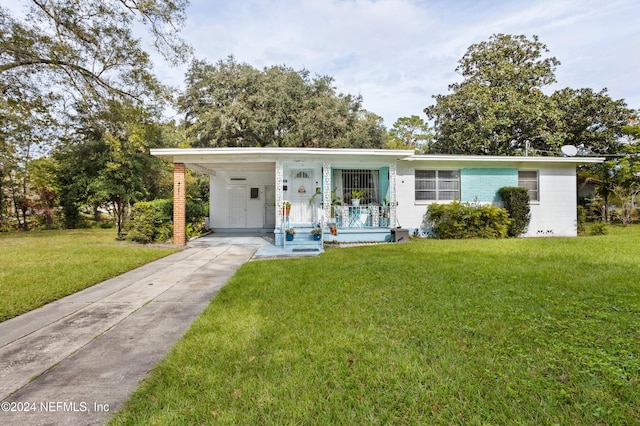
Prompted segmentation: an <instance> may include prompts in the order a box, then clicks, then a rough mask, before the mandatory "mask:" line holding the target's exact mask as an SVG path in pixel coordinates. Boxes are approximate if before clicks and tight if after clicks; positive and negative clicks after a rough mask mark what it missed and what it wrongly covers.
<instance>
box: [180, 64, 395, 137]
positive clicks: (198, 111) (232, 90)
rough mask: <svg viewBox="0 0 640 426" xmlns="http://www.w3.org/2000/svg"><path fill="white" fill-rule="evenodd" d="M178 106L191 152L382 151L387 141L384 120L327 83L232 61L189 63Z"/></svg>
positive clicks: (281, 68) (324, 78)
mask: <svg viewBox="0 0 640 426" xmlns="http://www.w3.org/2000/svg"><path fill="white" fill-rule="evenodd" d="M179 106H180V110H181V111H182V112H183V113H184V114H185V126H186V129H187V132H188V135H189V139H190V142H191V144H192V146H199V147H216V146H239V147H256V146H281V147H354V148H381V147H383V146H384V143H385V138H386V132H385V129H384V127H383V125H382V118H381V117H379V116H377V115H375V114H373V113H371V112H369V111H366V110H364V109H363V108H362V99H361V97H360V96H352V95H344V94H341V93H337V92H336V88H335V87H334V86H333V78H331V77H328V76H314V77H312V76H311V75H310V73H309V71H306V70H302V71H295V70H293V69H291V68H289V67H286V66H282V65H278V66H271V67H267V68H264V69H263V70H258V69H256V68H254V67H252V66H251V65H248V64H245V63H238V62H237V61H236V60H235V59H234V58H233V57H229V58H227V59H226V60H221V61H218V62H217V63H216V64H210V63H208V62H206V61H199V60H198V61H194V62H193V63H192V65H191V68H190V69H189V71H188V73H187V88H186V91H185V93H184V94H183V95H182V96H181V97H180V99H179Z"/></svg>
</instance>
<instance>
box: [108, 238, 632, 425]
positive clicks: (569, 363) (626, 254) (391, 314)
mask: <svg viewBox="0 0 640 426" xmlns="http://www.w3.org/2000/svg"><path fill="white" fill-rule="evenodd" d="M612 228H613V227H612ZM639 246H640V226H631V227H628V228H624V229H622V228H617V227H616V228H613V229H612V232H611V235H608V236H603V237H599V238H519V239H515V238H514V239H503V240H463V241H460V240H414V241H412V242H409V243H408V244H395V245H384V246H362V247H352V248H341V249H328V250H326V252H325V253H324V254H322V255H320V256H319V257H316V258H304V259H283V260H273V261H268V262H247V263H245V264H244V265H243V266H242V267H241V268H240V269H239V270H238V271H237V272H236V274H235V275H234V277H233V278H232V279H231V280H230V281H229V282H228V283H227V284H226V285H225V286H224V287H223V288H222V289H221V291H220V292H219V293H218V294H217V295H216V297H215V298H214V299H213V300H212V301H211V304H210V306H209V307H208V308H207V309H206V310H205V311H204V312H203V313H202V315H201V316H200V317H199V318H198V319H196V321H194V322H193V324H192V326H191V327H190V329H189V330H188V331H187V332H186V333H185V335H184V336H183V338H182V339H181V340H180V341H179V342H178V343H177V344H176V345H175V347H174V348H173V350H172V351H171V352H170V354H169V355H168V356H167V357H166V358H165V359H164V360H163V361H162V362H160V363H158V365H156V367H155V368H154V369H153V370H152V371H151V372H150V373H149V375H148V377H147V378H146V379H145V380H144V381H143V382H142V383H141V384H140V387H139V389H138V390H137V391H136V392H135V393H134V394H133V395H132V396H131V398H130V400H129V401H128V402H127V403H126V404H125V406H124V407H123V408H122V410H121V411H119V412H117V413H114V416H113V417H112V418H110V423H109V424H111V425H138V424H158V425H165V424H166V425H182V424H185V425H186V424H190V425H191V424H216V425H217V424H220V425H231V424H233V425H236V424H241V425H255V424H260V425H271V424H277V425H281V424H282V425H299V424H301V425H306V424H317V425H347V424H349V425H554V424H557V425H602V426H604V425H637V424H638V423H639V420H640V410H639V409H640V387H639V386H638V371H640V357H638V356H637V355H638V354H639V353H640V334H639V333H638V330H639V329H640V316H639V315H638V296H637V295H638V294H639V293H640V282H639V280H638V278H637V277H638V276H640V255H639V252H638V247H639ZM589 253H597V256H598V259H597V261H594V258H593V256H589V255H586V254H589ZM337 265H340V266H339V267H338V266H337ZM372 280H373V281H375V282H376V285H371V283H372ZM604 283H606V285H605V284H604Z"/></svg>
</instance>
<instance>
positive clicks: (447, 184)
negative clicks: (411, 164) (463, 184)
mask: <svg viewBox="0 0 640 426" xmlns="http://www.w3.org/2000/svg"><path fill="white" fill-rule="evenodd" d="M415 182H416V183H415V185H416V187H415V190H416V194H415V196H416V201H451V200H459V199H460V171H459V170H416V172H415Z"/></svg>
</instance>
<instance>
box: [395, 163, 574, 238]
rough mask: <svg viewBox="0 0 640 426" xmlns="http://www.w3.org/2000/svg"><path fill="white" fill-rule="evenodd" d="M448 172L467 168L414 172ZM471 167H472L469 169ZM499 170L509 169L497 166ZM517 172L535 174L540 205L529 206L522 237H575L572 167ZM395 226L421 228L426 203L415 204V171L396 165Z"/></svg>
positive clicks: (412, 228) (533, 203)
mask: <svg viewBox="0 0 640 426" xmlns="http://www.w3.org/2000/svg"><path fill="white" fill-rule="evenodd" d="M426 167H428V168H429V169H434V170H435V169H443V170H451V169H452V168H463V167H469V166H454V165H452V164H446V165H441V166H440V165H430V166H424V165H421V166H419V167H418V168H422V169H424V168H426ZM472 167H473V166H472ZM501 167H505V168H506V167H509V166H507V165H501ZM512 167H514V168H518V169H520V170H538V179H539V182H538V185H539V188H538V189H539V193H540V201H538V202H535V201H534V202H532V203H531V222H530V224H529V228H528V231H527V233H526V236H530V237H536V236H541V237H543V236H576V235H577V227H576V219H577V218H576V206H577V186H576V171H575V165H573V164H564V165H558V166H556V167H549V166H545V167H544V168H542V167H536V165H533V164H531V165H529V164H528V165H526V166H524V165H519V166H515V165H514V166H512ZM397 194H398V209H397V218H398V226H400V227H402V228H407V229H409V230H411V231H413V230H415V229H416V228H424V226H425V224H424V220H425V213H426V212H427V206H428V205H429V204H430V202H426V201H415V167H414V164H412V163H407V162H400V163H399V164H398V174H397Z"/></svg>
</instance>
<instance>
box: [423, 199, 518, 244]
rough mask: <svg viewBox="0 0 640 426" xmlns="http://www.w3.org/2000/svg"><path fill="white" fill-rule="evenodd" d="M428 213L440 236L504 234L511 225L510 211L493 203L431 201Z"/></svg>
mask: <svg viewBox="0 0 640 426" xmlns="http://www.w3.org/2000/svg"><path fill="white" fill-rule="evenodd" d="M427 217H428V219H429V221H430V222H431V224H432V230H433V233H434V234H435V236H436V237H437V238H443V239H461V238H504V237H505V236H506V235H507V230H508V228H509V223H510V222H511V220H510V219H509V214H508V213H507V211H506V210H505V209H502V208H500V207H496V206H492V205H470V204H463V203H460V202H458V201H454V202H453V203H450V204H431V205H429V207H428V208H427Z"/></svg>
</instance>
